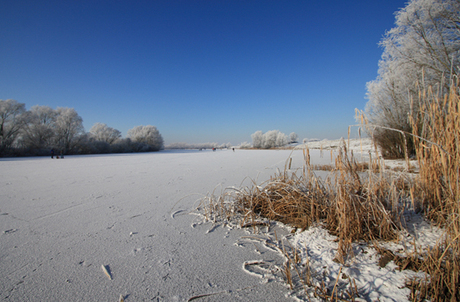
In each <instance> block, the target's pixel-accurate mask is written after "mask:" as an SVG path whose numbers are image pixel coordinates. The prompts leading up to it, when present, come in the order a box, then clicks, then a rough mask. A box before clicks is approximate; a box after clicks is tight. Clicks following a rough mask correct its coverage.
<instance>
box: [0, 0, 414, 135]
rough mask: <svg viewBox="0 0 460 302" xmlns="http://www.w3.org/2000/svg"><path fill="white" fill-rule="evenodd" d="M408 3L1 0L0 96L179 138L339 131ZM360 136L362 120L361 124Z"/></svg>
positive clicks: (360, 100)
mask: <svg viewBox="0 0 460 302" xmlns="http://www.w3.org/2000/svg"><path fill="white" fill-rule="evenodd" d="M405 4H406V1H405V0H398V1H397V0H356V1H343V0H340V1H338V0H337V1H332V0H329V1H328V0H326V1H307V0H305V1H295V0H293V1H291V0H283V1H270V0H260V1H251V0H247V1H243V0H235V1H231V0H226V1H220V0H181V1H179V0H168V1H166V0H165V1H160V0H158V1H155V0H149V1H127V0H126V1H121V0H107V1H99V0H72V1H70V0H69V1H67V0H56V1H51V0H50V1H47V0H43V1H37V0H30V1H23V0H0V45H1V46H0V99H3V100H5V99H15V100H17V101H18V102H21V103H25V104H26V107H27V109H30V107H32V106H34V105H47V106H50V107H52V108H56V107H72V108H75V110H76V111H77V112H78V113H79V115H80V116H81V117H82V118H83V121H84V126H85V130H86V131H89V129H90V128H91V126H92V125H93V124H94V123H96V122H100V123H105V124H107V125H108V126H110V127H113V128H116V129H118V130H120V131H121V132H122V134H123V136H125V135H126V132H127V131H128V130H129V129H131V128H133V127H135V126H138V125H154V126H156V127H157V128H158V130H159V131H160V133H161V134H162V135H163V138H164V139H165V143H166V144H169V143H173V142H188V143H200V142H219V143H226V142H231V143H233V144H239V143H241V142H243V141H249V142H250V141H251V134H252V133H254V132H255V131H257V130H261V131H263V132H266V131H268V130H279V131H281V132H284V133H286V134H289V133H291V132H296V133H297V134H298V136H299V138H300V139H303V138H320V139H322V138H330V139H335V138H340V137H341V136H346V135H347V131H348V125H351V124H354V123H355V120H354V109H355V108H360V109H363V108H364V106H365V104H366V101H367V100H366V99H365V94H366V82H368V81H371V80H373V79H375V78H376V76H377V70H378V60H379V59H380V57H381V54H382V49H381V48H380V47H379V46H378V42H379V41H380V40H381V38H382V36H383V35H384V33H385V32H386V31H387V30H389V29H391V28H392V27H394V12H395V11H397V10H398V9H400V8H402V7H404V6H405ZM354 131H355V132H356V130H354Z"/></svg>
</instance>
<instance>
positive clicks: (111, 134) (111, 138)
mask: <svg viewBox="0 0 460 302" xmlns="http://www.w3.org/2000/svg"><path fill="white" fill-rule="evenodd" d="M89 133H90V134H91V137H92V138H93V139H95V140H96V141H100V142H105V143H107V144H109V145H111V144H113V143H114V142H115V141H116V140H117V139H118V138H120V137H121V132H120V131H118V130H117V129H114V128H112V127H109V126H107V125H106V124H101V123H96V124H94V125H93V127H91V129H90V130H89Z"/></svg>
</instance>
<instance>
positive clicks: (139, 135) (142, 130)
mask: <svg viewBox="0 0 460 302" xmlns="http://www.w3.org/2000/svg"><path fill="white" fill-rule="evenodd" d="M128 138H130V139H131V141H132V142H133V143H135V144H137V147H136V148H135V149H136V150H135V151H158V150H161V149H163V148H164V142H163V137H162V136H161V134H160V132H159V131H158V129H157V128H156V127H155V126H151V125H147V126H137V127H134V128H132V129H130V130H128Z"/></svg>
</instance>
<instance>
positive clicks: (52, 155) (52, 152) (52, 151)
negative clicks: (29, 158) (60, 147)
mask: <svg viewBox="0 0 460 302" xmlns="http://www.w3.org/2000/svg"><path fill="white" fill-rule="evenodd" d="M51 158H54V149H51Z"/></svg>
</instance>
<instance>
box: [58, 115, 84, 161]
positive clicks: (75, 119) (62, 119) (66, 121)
mask: <svg viewBox="0 0 460 302" xmlns="http://www.w3.org/2000/svg"><path fill="white" fill-rule="evenodd" d="M56 113H57V117H56V122H55V131H56V132H55V133H56V136H55V144H56V147H58V148H59V149H61V150H62V151H63V152H64V153H69V152H73V151H74V150H75V149H76V147H77V146H78V143H79V140H80V139H81V138H83V136H82V135H83V134H84V130H85V129H84V128H83V119H82V118H81V117H80V116H79V115H78V113H77V111H75V109H73V108H62V107H58V108H57V109H56Z"/></svg>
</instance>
